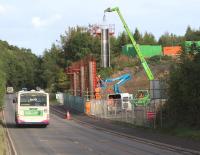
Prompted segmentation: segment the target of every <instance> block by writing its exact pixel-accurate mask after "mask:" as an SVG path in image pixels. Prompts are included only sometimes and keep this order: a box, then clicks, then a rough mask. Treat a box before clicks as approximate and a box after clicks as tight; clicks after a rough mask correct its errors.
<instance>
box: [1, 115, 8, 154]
mask: <svg viewBox="0 0 200 155" xmlns="http://www.w3.org/2000/svg"><path fill="white" fill-rule="evenodd" d="M0 119H1V118H0ZM6 154H7V145H6V134H5V130H4V127H3V122H2V120H0V155H6Z"/></svg>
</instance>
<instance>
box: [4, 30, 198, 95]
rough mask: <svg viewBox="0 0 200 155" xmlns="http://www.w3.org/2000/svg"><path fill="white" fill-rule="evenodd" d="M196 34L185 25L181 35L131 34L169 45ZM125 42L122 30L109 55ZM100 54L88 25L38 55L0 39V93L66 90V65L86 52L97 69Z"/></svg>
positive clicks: (113, 39) (117, 52)
mask: <svg viewBox="0 0 200 155" xmlns="http://www.w3.org/2000/svg"><path fill="white" fill-rule="evenodd" d="M199 33H200V30H193V29H191V28H190V27H188V28H187V30H186V33H185V35H184V36H177V35H175V34H170V33H165V34H163V35H162V36H161V37H160V38H159V39H158V40H156V39H155V37H154V35H153V34H152V33H148V32H145V33H144V34H142V33H140V31H139V30H138V29H135V31H134V32H133V35H134V38H135V40H136V41H137V43H139V44H150V45H155V44H161V45H163V46H170V45H180V44H181V43H182V42H183V41H185V40H200V36H199ZM127 43H130V40H129V37H128V36H127V35H126V33H125V32H122V33H121V34H119V35H118V36H112V37H111V38H110V45H111V48H110V49H111V56H112V58H114V57H116V56H118V55H120V54H121V47H122V46H123V45H125V44H127ZM100 53H101V42H100V37H99V36H92V35H91V33H90V31H89V29H88V28H87V27H80V26H77V27H72V28H68V29H67V30H66V32H65V33H64V34H63V35H61V36H60V39H59V40H58V41H57V42H56V43H53V44H52V46H51V48H50V49H48V50H45V51H44V54H43V55H42V56H40V57H38V56H36V55H35V54H33V53H32V52H31V50H30V49H24V48H18V47H16V46H11V45H9V44H8V43H7V42H5V41H0V67H1V70H0V80H1V81H0V82H1V86H0V87H1V88H0V89H1V90H0V91H1V92H0V93H1V94H3V92H5V87H6V86H13V87H14V89H15V90H20V89H21V88H22V87H26V88H28V89H33V88H34V89H35V87H36V86H39V87H41V88H43V89H46V90H48V91H50V92H56V91H66V90H67V89H68V88H69V85H70V84H69V79H68V76H67V75H66V74H65V68H66V67H68V66H69V65H70V64H71V63H72V62H74V61H77V60H80V59H82V58H83V57H85V56H86V55H92V56H93V57H95V58H96V60H97V66H98V68H99V67H100V65H99V63H100ZM111 63H112V59H111ZM111 66H113V65H112V64H111Z"/></svg>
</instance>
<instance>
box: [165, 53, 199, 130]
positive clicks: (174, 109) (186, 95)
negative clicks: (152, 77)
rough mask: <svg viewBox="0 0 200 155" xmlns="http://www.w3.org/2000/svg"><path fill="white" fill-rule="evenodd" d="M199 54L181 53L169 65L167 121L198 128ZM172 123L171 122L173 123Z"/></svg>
mask: <svg viewBox="0 0 200 155" xmlns="http://www.w3.org/2000/svg"><path fill="white" fill-rule="evenodd" d="M199 79H200V54H199V53H197V54H183V55H182V56H181V58H180V62H179V63H178V64H176V65H175V64H174V65H173V66H172V67H171V73H170V79H169V101H168V103H167V111H168V112H169V117H168V121H169V122H171V123H172V120H173V123H174V124H182V125H183V126H189V127H198V128H200V113H199V111H200V80H199ZM172 118H173V119H172ZM173 123H172V124H173Z"/></svg>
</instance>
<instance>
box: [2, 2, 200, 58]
mask: <svg viewBox="0 0 200 155" xmlns="http://www.w3.org/2000/svg"><path fill="white" fill-rule="evenodd" d="M115 6H118V7H119V8H120V11H121V13H122V15H123V17H124V19H125V20H126V22H127V24H128V26H129V28H130V29H131V31H134V30H135V28H136V27H137V28H138V29H139V31H140V32H141V33H143V34H144V33H145V32H146V31H147V32H151V33H153V34H154V35H155V37H156V38H157V39H158V38H159V37H160V36H161V35H162V34H164V33H165V32H169V33H174V34H176V35H184V34H185V31H186V28H187V26H188V25H190V26H191V27H192V28H194V29H199V27H200V20H199V15H200V9H199V6H200V0H151V1H150V0H137V1H135V0H0V40H5V41H7V42H8V43H9V44H12V45H16V46H18V47H23V48H30V49H31V50H32V52H33V53H35V54H36V55H42V54H43V52H44V50H45V49H50V48H51V45H52V43H57V44H59V40H60V35H62V34H64V33H65V31H66V30H67V29H68V27H73V26H77V25H79V26H88V25H89V24H102V23H103V11H104V10H105V9H106V8H108V7H115ZM106 23H108V24H115V35H118V34H119V33H120V32H122V31H123V30H124V28H123V25H122V23H121V21H120V19H119V17H118V16H117V14H116V13H108V14H106Z"/></svg>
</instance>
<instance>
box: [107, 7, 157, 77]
mask: <svg viewBox="0 0 200 155" xmlns="http://www.w3.org/2000/svg"><path fill="white" fill-rule="evenodd" d="M113 11H116V12H117V14H118V15H119V18H120V19H121V21H122V24H123V25H124V28H125V30H126V32H127V34H128V36H129V38H130V40H131V43H132V45H133V47H134V48H135V51H136V53H137V55H138V57H139V59H140V61H141V63H142V66H143V68H144V70H145V72H146V74H147V76H148V79H149V80H154V76H153V73H152V72H151V69H150V68H149V66H148V64H147V62H146V60H145V59H144V57H143V55H142V53H141V51H140V48H139V47H138V45H137V43H136V41H135V39H134V38H133V36H132V34H131V31H130V30H129V28H128V25H127V24H126V22H125V20H124V18H123V16H122V14H121V12H120V10H119V8H118V7H115V8H107V9H106V10H104V13H105V12H113Z"/></svg>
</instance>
